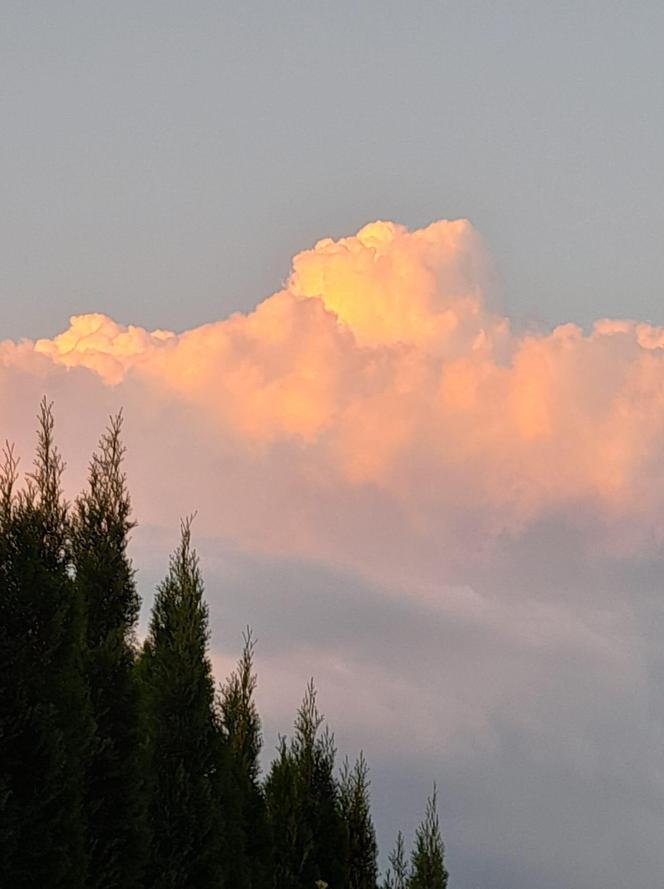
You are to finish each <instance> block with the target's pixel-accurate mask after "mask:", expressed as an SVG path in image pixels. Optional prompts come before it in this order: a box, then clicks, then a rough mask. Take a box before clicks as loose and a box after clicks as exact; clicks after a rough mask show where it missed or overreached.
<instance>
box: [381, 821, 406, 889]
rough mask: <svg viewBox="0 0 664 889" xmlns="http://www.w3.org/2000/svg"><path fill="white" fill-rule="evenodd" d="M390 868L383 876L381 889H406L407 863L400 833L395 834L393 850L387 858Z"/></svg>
mask: <svg viewBox="0 0 664 889" xmlns="http://www.w3.org/2000/svg"><path fill="white" fill-rule="evenodd" d="M388 861H389V862H390V866H389V868H388V870H387V873H386V875H385V882H384V883H383V889H408V879H409V875H408V862H407V860H406V849H405V846H404V841H403V834H402V833H401V831H399V832H398V833H397V840H396V843H395V845H394V849H393V850H392V851H391V852H390V854H389V856H388Z"/></svg>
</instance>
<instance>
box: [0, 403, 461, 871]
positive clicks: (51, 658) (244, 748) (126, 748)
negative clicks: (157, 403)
mask: <svg viewBox="0 0 664 889" xmlns="http://www.w3.org/2000/svg"><path fill="white" fill-rule="evenodd" d="M121 432H122V417H121V415H118V416H116V417H114V418H112V419H111V421H110V424H109V426H108V428H107V429H106V431H105V432H104V434H103V435H102V437H101V439H100V442H99V446H98V448H97V450H96V451H95V453H94V454H93V456H92V459H91V461H90V465H89V473H88V481H87V486H86V488H85V490H84V491H83V493H82V494H81V495H80V496H79V497H78V498H77V499H76V500H75V501H74V502H73V503H72V504H68V503H67V502H65V500H64V497H63V490H62V474H63V470H64V463H63V460H62V457H61V455H60V452H59V450H58V448H57V446H56V444H55V440H54V421H53V413H52V408H51V405H50V404H48V403H47V402H46V401H43V402H42V404H41V408H40V413H39V417H38V431H37V447H36V452H35V458H34V464H33V468H32V471H31V472H29V473H27V475H26V476H25V479H24V481H23V483H19V472H18V460H17V458H16V456H15V453H14V450H13V448H12V447H10V446H7V447H6V448H5V452H4V461H3V463H2V466H1V468H0V886H2V887H7V889H10V887H11V889H28V887H30V889H33V887H36V886H39V887H53V889H83V887H85V889H315V887H319V889H324V887H326V886H329V889H337V887H338V889H378V887H381V889H444V887H446V886H447V881H448V874H447V870H446V867H445V861H444V847H443V843H442V840H441V836H440V829H439V823H438V815H437V810H436V790H435V786H434V791H433V794H432V796H431V797H430V798H429V800H428V802H427V807H426V813H425V816H424V818H423V821H422V823H421V824H420V826H419V827H418V829H417V832H416V835H415V841H414V845H413V848H412V850H411V852H410V853H408V852H407V851H406V847H405V843H404V839H403V836H402V835H401V834H399V835H398V837H397V840H396V845H395V847H394V850H393V852H392V853H391V855H390V857H389V862H390V865H389V869H388V871H387V873H386V874H385V876H384V877H383V879H382V880H381V878H380V875H379V872H378V865H377V855H378V851H377V844H376V836H375V831H374V826H373V821H372V815H371V809H370V799H369V784H370V782H369V770H368V766H367V763H366V760H365V758H364V756H363V755H362V754H360V756H359V758H358V759H357V761H356V762H355V763H353V764H351V763H349V761H348V760H346V761H344V762H343V764H342V765H341V768H340V769H339V768H337V764H336V749H335V744H334V737H333V735H332V734H331V732H330V730H329V728H327V727H326V726H325V725H324V722H323V717H322V716H321V714H320V712H319V709H318V705H317V694H316V689H315V687H314V684H313V681H311V682H310V683H309V684H308V685H307V687H306V690H305V694H304V698H303V700H302V703H301V705H300V707H299V709H298V711H297V715H296V718H295V722H294V726H293V731H292V734H291V736H290V737H281V738H280V739H279V744H278V747H277V750H276V755H275V757H274V759H273V761H272V763H271V765H270V767H269V769H268V770H267V773H266V775H265V776H264V777H263V776H262V775H261V770H260V766H259V756H260V752H261V746H262V736H261V723H260V718H259V714H258V711H257V708H256V703H255V699H254V693H255V689H256V674H255V670H254V640H253V638H252V635H251V632H249V631H248V632H247V633H246V635H245V639H244V649H243V653H242V656H241V658H240V660H239V663H238V664H237V667H236V669H235V670H234V671H233V672H232V674H231V675H230V676H229V677H228V679H227V680H226V681H225V682H224V683H223V684H222V685H221V686H220V687H219V688H216V687H215V682H214V678H213V675H212V668H211V664H210V659H209V651H208V647H209V640H210V634H209V625H208V608H207V605H206V603H205V599H204V586H203V579H202V576H201V572H200V568H199V562H198V558H197V555H196V552H195V550H194V548H193V546H192V540H191V525H190V522H189V521H184V522H183V523H182V529H181V538H180V542H179V545H178V547H177V549H176V550H175V552H174V553H173V554H172V556H171V558H170V564H169V567H168V572H167V574H166V577H165V579H164V580H163V582H162V583H161V584H160V585H159V586H158V588H157V591H156V595H155V599H154V605H153V608H152V614H151V618H150V623H149V628H148V632H147V636H146V638H145V640H144V642H143V643H142V644H139V641H138V639H137V635H136V625H137V620H138V615H139V609H140V600H139V596H138V593H137V589H136V583H135V575H134V569H133V567H132V564H131V561H130V559H129V556H128V553H127V547H128V542H129V536H130V533H131V530H132V528H133V527H134V522H133V519H132V516H131V503H130V497H129V493H128V489H127V481H126V476H125V473H124V469H123V460H124V455H125V449H124V445H123V443H122V436H121Z"/></svg>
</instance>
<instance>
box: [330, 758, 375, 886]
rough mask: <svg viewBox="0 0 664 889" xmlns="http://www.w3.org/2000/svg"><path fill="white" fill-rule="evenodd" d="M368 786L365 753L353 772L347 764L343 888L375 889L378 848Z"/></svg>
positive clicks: (342, 788) (343, 798) (342, 792)
mask: <svg viewBox="0 0 664 889" xmlns="http://www.w3.org/2000/svg"><path fill="white" fill-rule="evenodd" d="M369 784H370V782H369V767H368V766H367V761H366V759H365V758H364V754H363V753H360V756H359V758H358V760H357V761H356V763H355V765H354V767H353V768H352V769H351V768H350V766H349V764H348V760H346V761H345V762H344V766H343V769H342V772H341V781H340V788H339V791H340V792H339V797H340V804H341V818H342V821H343V825H344V833H345V837H344V839H345V843H344V845H345V861H344V886H345V887H347V889H376V881H377V879H378V865H377V862H376V859H377V857H378V848H377V845H376V831H375V829H374V826H373V821H372V818H371V805H370V802H369Z"/></svg>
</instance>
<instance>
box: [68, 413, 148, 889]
mask: <svg viewBox="0 0 664 889" xmlns="http://www.w3.org/2000/svg"><path fill="white" fill-rule="evenodd" d="M121 428H122V416H121V415H120V414H118V415H117V416H116V417H114V418H112V420H111V422H110V425H109V427H108V429H107V430H106V432H105V433H104V435H103V436H102V438H101V441H100V443H99V448H98V450H97V452H96V453H95V454H94V455H93V457H92V461H91V463H90V469H89V479H88V488H87V490H86V491H85V492H84V493H83V494H82V495H81V497H79V499H78V500H77V502H76V510H75V515H74V521H73V529H72V543H73V554H74V564H75V568H76V585H77V587H78V590H79V593H80V595H81V598H82V601H83V604H84V608H85V611H86V618H87V620H86V646H85V669H86V678H87V681H88V688H89V690H90V700H91V705H92V713H93V717H94V720H95V735H94V741H93V745H92V747H91V750H90V755H89V757H88V764H87V769H86V786H85V791H86V793H85V802H86V816H87V825H88V848H89V859H90V862H89V880H88V885H89V886H90V887H94V889H134V887H137V886H139V885H140V879H141V872H142V867H143V864H144V859H145V854H146V852H147V849H146V834H145V831H146V824H145V812H144V798H145V796H144V792H143V781H142V773H143V768H142V763H141V760H140V736H139V699H138V688H137V683H136V677H135V675H134V657H135V644H134V628H135V625H136V620H137V618H138V611H139V605H140V603H139V598H138V594H137V592H136V586H135V583H134V571H133V569H132V566H131V563H130V561H129V557H128V555H127V544H128V537H129V532H130V530H131V529H132V528H133V527H134V523H133V522H132V521H131V517H130V516H131V505H130V499H129V494H128V492H127V485H126V478H125V474H124V472H123V469H122V463H123V457H124V453H125V450H124V446H123V444H122V441H121V438H120V433H121Z"/></svg>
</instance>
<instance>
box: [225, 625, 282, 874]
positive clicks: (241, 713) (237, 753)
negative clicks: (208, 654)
mask: <svg viewBox="0 0 664 889" xmlns="http://www.w3.org/2000/svg"><path fill="white" fill-rule="evenodd" d="M254 646H255V643H254V639H253V637H252V634H251V630H249V629H247V631H246V633H245V636H244V648H243V651H242V656H241V658H240V662H239V663H238V666H237V669H236V670H234V671H233V673H231V675H230V676H229V678H228V680H227V681H226V683H225V684H224V685H223V686H222V688H221V696H220V702H219V709H220V713H221V724H222V728H223V732H224V738H225V741H226V748H227V752H228V759H229V767H230V768H229V771H230V779H231V785H232V786H231V795H230V799H229V801H228V804H227V805H228V808H232V809H233V818H229V821H232V822H234V823H233V825H231V824H229V832H228V845H229V851H230V852H231V854H229V855H228V856H227V859H228V860H227V868H226V878H227V882H228V885H230V886H233V887H234V889H243V887H248V889H268V887H271V885H272V868H271V861H270V840H269V831H268V824H267V813H266V808H265V798H264V796H263V790H262V788H261V785H260V780H259V778H260V765H259V762H258V758H259V755H260V751H261V747H262V742H263V741H262V735H261V723H260V718H259V716H258V710H257V709H256V703H255V701H254V691H255V689H256V682H257V678H256V674H255V672H254ZM229 814H230V813H229Z"/></svg>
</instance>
